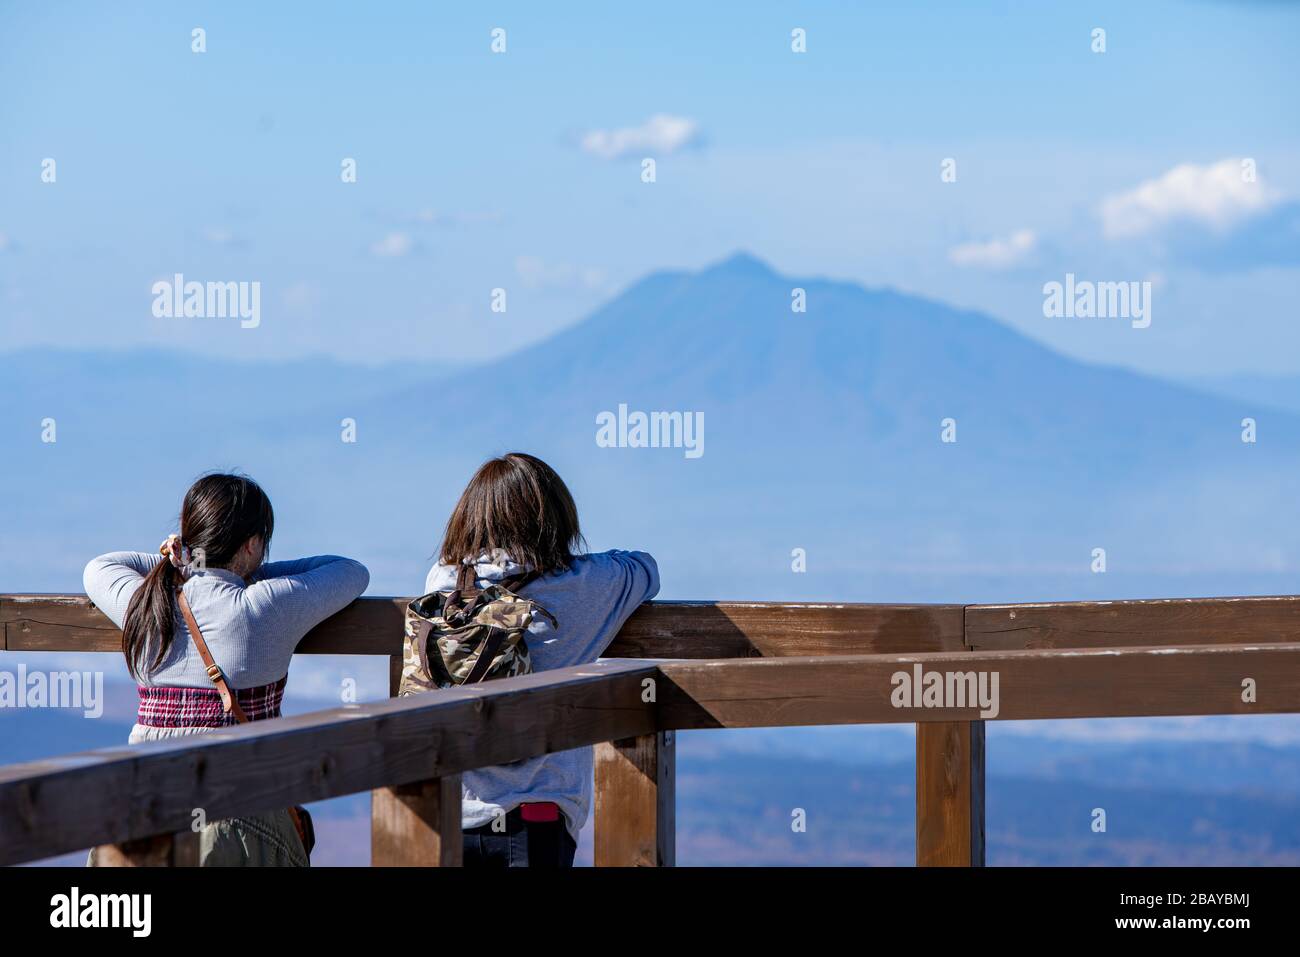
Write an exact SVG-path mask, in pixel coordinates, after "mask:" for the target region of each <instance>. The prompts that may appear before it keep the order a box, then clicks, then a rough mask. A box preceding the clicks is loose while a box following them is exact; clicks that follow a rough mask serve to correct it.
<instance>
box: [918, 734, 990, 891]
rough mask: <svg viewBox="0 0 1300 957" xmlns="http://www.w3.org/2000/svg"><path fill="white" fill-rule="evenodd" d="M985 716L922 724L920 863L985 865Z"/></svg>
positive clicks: (925, 864)
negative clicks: (983, 717)
mask: <svg viewBox="0 0 1300 957" xmlns="http://www.w3.org/2000/svg"><path fill="white" fill-rule="evenodd" d="M984 758H985V752H984V722H983V721H932V722H928V723H923V724H918V725H917V726H916V866H917V867H983V866H984Z"/></svg>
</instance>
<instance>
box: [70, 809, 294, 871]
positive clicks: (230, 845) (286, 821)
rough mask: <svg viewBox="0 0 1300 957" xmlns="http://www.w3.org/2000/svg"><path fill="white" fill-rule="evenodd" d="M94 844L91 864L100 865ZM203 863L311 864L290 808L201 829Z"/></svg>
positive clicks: (233, 864) (218, 822) (246, 864)
mask: <svg viewBox="0 0 1300 957" xmlns="http://www.w3.org/2000/svg"><path fill="white" fill-rule="evenodd" d="M96 850H97V848H92V849H91V851H90V857H89V858H88V859H87V861H86V865H87V866H88V867H96V866H98V865H97V864H96V862H95V857H96V855H95V851H96ZM199 866H200V867H310V866H311V864H310V862H309V861H308V859H307V852H306V851H305V850H304V849H303V846H302V840H301V838H299V837H298V829H297V828H295V827H294V826H293V818H292V817H290V816H289V811H288V810H287V809H285V810H281V811H271V812H270V813H267V814H259V815H257V816H256V817H230V818H225V819H223V820H220V821H214V822H213V823H211V824H207V825H204V827H203V830H202V831H200V832H199Z"/></svg>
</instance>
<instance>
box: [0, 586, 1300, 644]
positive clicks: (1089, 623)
mask: <svg viewBox="0 0 1300 957" xmlns="http://www.w3.org/2000/svg"><path fill="white" fill-rule="evenodd" d="M406 601H407V599H404V598H362V599H359V600H357V601H355V602H353V603H352V604H351V605H349V606H348V607H347V608H345V609H344V610H343V611H341V612H339V613H338V614H337V615H335V616H334V617H332V618H330V619H329V620H328V621H325V622H323V623H322V624H320V625H319V626H317V627H316V628H315V629H313V630H312V632H311V633H310V634H308V635H307V637H306V638H304V639H303V642H302V644H301V645H299V647H298V651H299V652H300V653H303V654H358V655H360V654H376V655H400V653H401V647H402V615H403V608H404V607H405V604H406ZM1297 640H1300V596H1278V597H1250V598H1177V599H1154V600H1142V601H1112V602H1052V603H1031V604H1019V605H967V606H964V607H963V606H961V605H869V604H818V603H791V602H649V603H647V604H646V605H644V606H642V607H641V608H640V609H638V610H637V612H636V613H635V614H634V615H633V616H632V617H631V618H630V619H629V620H628V622H627V624H626V625H624V626H623V630H622V631H621V632H620V633H619V636H618V637H617V638H616V639H615V640H614V643H613V644H612V645H611V646H610V647H609V649H608V650H607V651H606V656H607V657H611V658H689V659H703V658H754V657H761V658H770V657H804V656H816V655H860V654H889V653H899V654H902V653H907V652H929V651H956V650H959V649H961V648H963V647H965V648H970V649H973V650H1010V649H1015V648H1089V647H1132V646H1137V645H1195V644H1259V643H1274V642H1279V641H1297ZM120 647H121V636H120V634H119V632H118V631H117V629H116V628H114V627H113V624H112V622H110V621H109V620H108V619H107V618H105V617H104V616H103V615H102V614H101V613H100V612H99V611H98V610H97V609H96V608H95V607H94V606H93V605H92V604H91V602H90V600H89V599H88V598H86V597H85V596H84V595H0V648H7V649H8V650H11V651H113V652H116V651H119V650H120Z"/></svg>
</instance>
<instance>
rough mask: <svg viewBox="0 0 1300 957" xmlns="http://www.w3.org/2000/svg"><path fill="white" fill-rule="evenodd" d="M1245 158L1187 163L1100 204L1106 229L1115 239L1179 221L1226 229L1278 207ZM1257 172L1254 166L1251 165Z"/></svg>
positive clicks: (1110, 197)
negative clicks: (1248, 174) (1250, 176)
mask: <svg viewBox="0 0 1300 957" xmlns="http://www.w3.org/2000/svg"><path fill="white" fill-rule="evenodd" d="M1247 162H1248V161H1246V160H1242V159H1231V158H1230V159H1225V160H1220V161H1219V162H1217V163H1213V164H1211V165H1209V166H1197V165H1195V164H1194V163H1182V164H1180V165H1178V166H1175V167H1174V168H1173V169H1171V170H1170V171H1169V172H1167V173H1165V174H1164V175H1163V176H1161V177H1160V178H1159V179H1150V180H1147V181H1146V182H1144V183H1141V184H1139V185H1138V187H1137V188H1136V189H1133V190H1130V191H1129V192H1127V193H1119V194H1117V195H1115V196H1108V197H1107V198H1106V199H1104V200H1103V201H1102V204H1101V221H1102V229H1103V231H1104V232H1105V234H1106V236H1107V237H1109V238H1112V239H1116V238H1123V237H1126V236H1139V235H1142V234H1144V233H1149V232H1151V231H1152V230H1155V229H1159V228H1160V227H1163V226H1166V225H1168V224H1170V223H1173V222H1176V221H1191V222H1194V223H1198V224H1201V225H1205V226H1210V227H1212V228H1214V229H1220V230H1221V229H1226V228H1228V227H1231V226H1234V225H1236V224H1237V223H1239V222H1240V221H1241V220H1243V219H1247V218H1249V217H1250V216H1252V215H1254V214H1255V213H1259V212H1262V211H1264V210H1266V209H1268V208H1270V207H1271V206H1273V205H1275V204H1276V203H1277V201H1278V200H1279V199H1280V196H1278V195H1277V194H1275V193H1273V192H1272V191H1271V190H1269V189H1268V188H1267V187H1266V186H1265V185H1264V183H1262V182H1260V181H1258V180H1257V179H1256V180H1254V181H1249V180H1248V179H1247V177H1246V175H1245V173H1246V163H1247ZM1250 168H1251V169H1252V170H1253V168H1254V164H1253V163H1251V164H1250Z"/></svg>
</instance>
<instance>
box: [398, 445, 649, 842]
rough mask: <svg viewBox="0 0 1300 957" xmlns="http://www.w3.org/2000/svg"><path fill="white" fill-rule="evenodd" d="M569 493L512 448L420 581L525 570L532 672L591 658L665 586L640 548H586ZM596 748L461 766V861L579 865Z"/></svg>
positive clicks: (450, 582) (450, 529)
mask: <svg viewBox="0 0 1300 957" xmlns="http://www.w3.org/2000/svg"><path fill="white" fill-rule="evenodd" d="M583 544H585V543H584V542H583V538H582V531H581V529H580V527H579V525H578V509H577V506H576V505H575V504H574V501H573V496H572V495H570V494H569V489H568V488H567V487H566V486H565V484H564V481H563V480H562V479H561V478H560V476H559V475H557V474H556V472H555V470H554V469H552V468H551V467H550V466H549V465H547V464H546V463H545V462H543V461H542V460H541V459H539V458H536V457H534V456H532V455H526V454H524V453H522V452H511V453H510V454H508V455H503V456H501V457H500V458H494V459H491V460H489V461H487V462H485V463H483V465H482V466H480V468H479V469H478V471H477V472H475V473H474V477H473V478H471V479H470V481H469V485H468V486H466V488H465V491H464V492H463V493H462V494H461V496H460V500H459V501H458V502H457V503H456V507H455V508H454V509H453V510H452V513H451V517H450V519H448V521H447V529H446V533H445V534H444V536H443V541H442V548H441V552H440V559H439V561H438V563H437V564H436V565H434V567H433V568H432V570H430V572H429V575H428V578H427V580H426V582H425V589H424V590H425V592H426V593H429V592H435V591H444V592H449V591H452V590H454V589H455V588H456V582H457V572H458V570H459V569H460V567H461V566H462V565H472V566H473V570H474V578H475V582H474V584H475V586H476V587H478V588H482V587H486V586H487V584H489V583H491V582H494V581H500V580H502V579H507V578H515V577H516V576H520V575H524V574H527V573H530V572H536V573H537V576H538V577H535V578H532V579H531V580H530V581H528V582H527V584H524V585H523V586H521V587H520V588H519V589H518V590H517V594H518V595H519V596H520V597H523V598H528V599H530V600H532V601H535V602H536V603H537V604H539V605H541V606H542V607H543V608H545V609H546V610H547V611H549V612H550V613H551V615H553V616H554V618H555V621H556V624H552V623H551V622H550V621H548V620H546V617H545V616H543V615H538V616H535V617H534V618H533V621H532V624H531V625H529V628H528V632H527V636H526V640H527V643H528V650H529V656H530V658H531V661H532V667H533V670H534V671H546V670H549V669H552V668H566V667H569V666H572V665H580V664H587V663H589V662H592V661H595V660H596V659H597V658H599V657H600V655H601V653H602V652H603V651H604V650H605V649H606V648H607V647H608V646H609V643H610V642H611V641H613V640H614V636H615V635H617V634H618V630H619V629H620V628H621V627H622V626H623V623H624V622H625V621H627V619H628V617H629V616H630V615H631V614H632V612H634V611H636V609H637V606H638V605H640V604H641V603H642V602H644V601H646V600H648V599H650V598H653V597H654V596H655V595H656V594H657V593H658V591H659V568H658V566H657V565H656V564H655V560H654V559H653V558H651V557H650V556H649V555H647V554H646V553H645V552H628V551H608V552H600V553H597V554H580V553H576V551H575V550H576V549H578V548H579V546H580V545H583ZM591 778H592V749H591V748H590V747H585V748H575V749H573V750H571V751H560V752H556V753H554V754H546V755H542V756H540V757H536V758H528V759H526V760H523V761H516V762H514V763H513V764H507V765H502V766H499V767H488V768H480V769H478V770H476V771H467V772H465V773H464V774H462V776H461V792H462V793H461V827H462V829H463V832H464V866H466V867H484V868H499V867H547V868H554V867H572V866H573V856H574V852H575V851H576V849H577V841H578V832H579V831H581V829H582V826H583V824H584V823H585V822H586V820H587V814H588V811H589V810H590V808H591V799H592V795H591Z"/></svg>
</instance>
